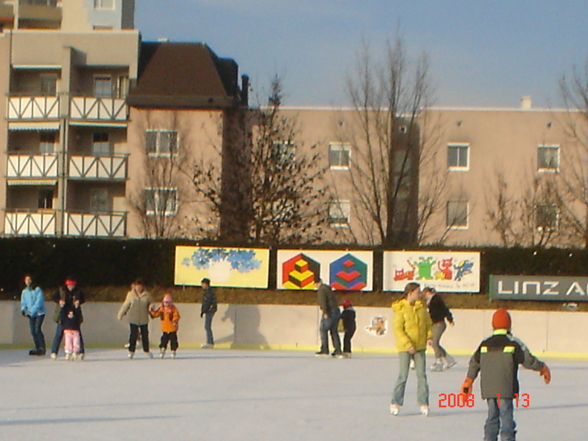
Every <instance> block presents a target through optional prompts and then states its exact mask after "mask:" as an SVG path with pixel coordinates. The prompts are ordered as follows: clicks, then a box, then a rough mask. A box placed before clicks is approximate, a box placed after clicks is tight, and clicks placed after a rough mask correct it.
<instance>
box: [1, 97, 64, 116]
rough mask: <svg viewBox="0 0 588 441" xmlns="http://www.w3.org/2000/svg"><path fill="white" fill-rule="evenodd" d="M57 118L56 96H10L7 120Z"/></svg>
mask: <svg viewBox="0 0 588 441" xmlns="http://www.w3.org/2000/svg"><path fill="white" fill-rule="evenodd" d="M58 118H59V98H57V97H56V96H10V97H9V99H8V120H9V121H23V120H24V121H28V120H47V119H58Z"/></svg>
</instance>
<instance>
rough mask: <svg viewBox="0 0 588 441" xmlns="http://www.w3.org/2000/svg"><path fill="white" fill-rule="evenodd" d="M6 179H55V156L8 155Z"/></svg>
mask: <svg viewBox="0 0 588 441" xmlns="http://www.w3.org/2000/svg"><path fill="white" fill-rule="evenodd" d="M6 177H7V178H24V179H26V178H34V179H44V178H47V179H49V178H57V156H56V155H54V154H46V155H13V154H8V162H7V170H6Z"/></svg>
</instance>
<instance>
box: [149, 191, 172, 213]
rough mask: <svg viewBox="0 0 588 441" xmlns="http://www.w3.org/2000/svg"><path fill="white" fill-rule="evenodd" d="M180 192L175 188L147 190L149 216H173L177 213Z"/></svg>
mask: <svg viewBox="0 0 588 441" xmlns="http://www.w3.org/2000/svg"><path fill="white" fill-rule="evenodd" d="M177 203H178V191H177V189H175V188H146V189H145V209H146V212H147V215H149V216H153V215H164V216H173V215H174V214H176V212H177V209H178V208H177Z"/></svg>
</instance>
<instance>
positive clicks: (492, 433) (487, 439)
mask: <svg viewBox="0 0 588 441" xmlns="http://www.w3.org/2000/svg"><path fill="white" fill-rule="evenodd" d="M486 402H487V403H488V417H487V418H486V423H485V424H484V441H497V440H498V432H500V440H501V441H514V440H515V439H516V434H517V431H516V430H515V429H516V427H517V424H516V423H515V420H514V409H513V407H512V398H500V407H498V400H497V399H496V398H487V399H486Z"/></svg>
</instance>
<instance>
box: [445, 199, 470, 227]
mask: <svg viewBox="0 0 588 441" xmlns="http://www.w3.org/2000/svg"><path fill="white" fill-rule="evenodd" d="M447 226H448V227H449V228H467V227H468V203H467V201H447Z"/></svg>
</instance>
